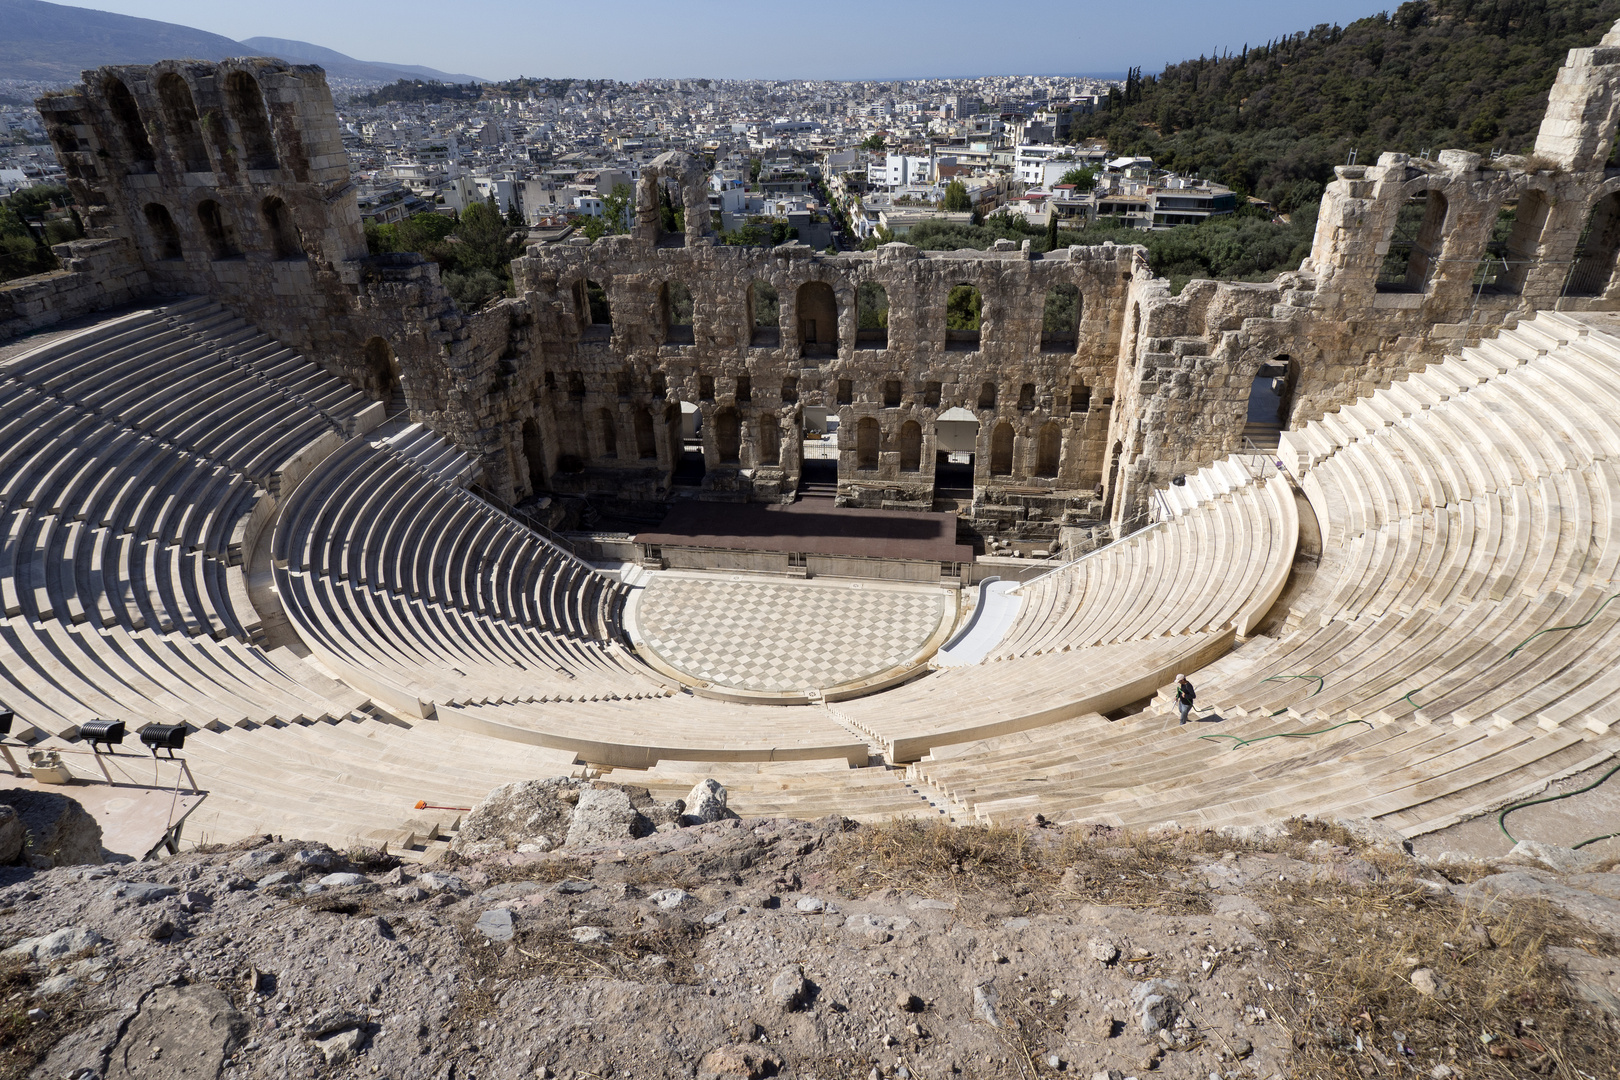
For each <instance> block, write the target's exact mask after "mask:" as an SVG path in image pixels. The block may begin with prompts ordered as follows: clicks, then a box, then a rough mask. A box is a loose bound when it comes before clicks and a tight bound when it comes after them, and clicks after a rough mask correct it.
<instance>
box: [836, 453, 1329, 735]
mask: <svg viewBox="0 0 1620 1080" xmlns="http://www.w3.org/2000/svg"><path fill="white" fill-rule="evenodd" d="M1178 491H1180V492H1181V494H1180V495H1178V498H1177V500H1176V501H1175V502H1174V503H1172V504H1171V516H1170V517H1169V518H1168V519H1166V520H1164V521H1162V522H1159V523H1158V524H1155V525H1153V526H1151V527H1149V528H1148V529H1145V530H1143V531H1142V532H1140V533H1137V534H1135V535H1133V536H1131V537H1128V538H1127V539H1125V540H1123V541H1121V542H1119V543H1115V544H1111V545H1109V546H1107V547H1104V548H1100V549H1098V550H1097V551H1094V552H1091V553H1089V554H1087V555H1085V556H1083V557H1081V558H1080V559H1077V560H1075V561H1074V562H1072V563H1070V564H1068V565H1066V566H1064V567H1061V568H1059V569H1058V570H1056V571H1054V572H1052V573H1049V574H1047V575H1045V576H1043V577H1042V578H1040V579H1037V580H1036V581H1033V582H1031V583H1029V584H1028V585H1026V586H1024V588H1023V590H1022V591H1023V592H1024V604H1023V607H1022V608H1021V609H1020V612H1019V616H1018V618H1017V620H1016V621H1015V622H1014V624H1013V626H1012V627H1011V628H1010V629H1009V631H1008V634H1007V636H1006V638H1005V639H1004V641H1003V644H1002V645H1000V646H998V647H997V648H996V649H994V650H993V651H992V652H991V655H990V658H989V659H988V660H986V662H985V663H984V664H979V665H965V666H961V667H952V668H946V669H943V670H939V671H936V672H933V673H932V674H930V675H928V676H926V677H925V678H922V679H920V680H918V681H916V682H913V683H911V684H909V685H907V686H904V687H900V688H898V689H896V690H892V691H889V692H887V693H885V694H882V695H880V696H877V697H873V698H867V699H862V700H857V701H849V702H841V703H839V704H838V705H837V706H836V709H837V711H838V713H839V715H840V716H841V717H842V718H843V719H845V720H846V721H847V722H848V723H850V724H853V725H854V726H856V727H857V728H859V729H860V730H862V731H864V732H866V733H868V734H869V735H870V736H871V737H872V738H874V739H876V740H878V741H880V742H882V743H883V744H884V746H885V748H886V749H887V751H888V752H889V753H890V755H891V756H892V759H893V760H895V761H914V760H916V759H917V758H919V757H922V756H924V755H926V754H927V753H928V752H929V751H930V750H932V749H934V748H937V747H941V746H946V745H949V744H952V743H960V742H968V741H972V740H975V739H981V738H986V737H990V736H993V735H997V734H1002V733H1006V732H1013V731H1020V730H1024V729H1028V728H1033V727H1038V726H1041V725H1044V724H1049V723H1053V722H1055V721H1058V720H1063V719H1067V718H1069V717H1073V716H1077V715H1080V714H1083V713H1090V712H1106V711H1109V710H1112V709H1117V708H1120V707H1121V706H1124V705H1127V704H1129V703H1131V702H1133V701H1136V700H1139V699H1141V698H1144V697H1148V696H1150V695H1151V694H1152V693H1153V692H1154V690H1156V689H1157V688H1158V687H1159V686H1160V685H1162V684H1163V682H1164V681H1165V680H1167V679H1170V678H1172V677H1174V676H1175V675H1176V674H1177V673H1178V672H1182V671H1192V670H1195V669H1197V668H1199V667H1202V666H1203V665H1205V664H1207V663H1209V662H1210V661H1212V660H1213V659H1215V658H1216V657H1217V656H1219V655H1220V654H1221V653H1223V652H1225V651H1226V650H1227V649H1228V648H1230V647H1231V645H1232V642H1233V640H1234V638H1235V636H1236V635H1237V634H1239V633H1243V634H1247V633H1249V632H1250V631H1251V630H1252V629H1253V627H1254V626H1255V625H1256V624H1257V623H1258V622H1259V621H1260V619H1262V618H1263V617H1264V616H1265V614H1266V613H1267V612H1268V611H1269V610H1270V609H1271V606H1272V604H1273V603H1274V602H1275V601H1276V598H1277V596H1278V595H1279V594H1280V593H1281V592H1282V589H1283V586H1284V585H1285V584H1286V582H1287V580H1288V573H1289V570H1290V569H1291V567H1292V565H1293V559H1294V549H1295V546H1296V544H1297V542H1298V538H1299V516H1298V510H1297V508H1296V505H1295V501H1294V494H1293V489H1292V488H1291V487H1290V485H1289V483H1288V480H1287V478H1286V477H1283V476H1279V475H1275V473H1274V474H1273V475H1272V476H1271V477H1270V478H1269V479H1267V480H1265V481H1264V482H1257V481H1256V480H1255V478H1254V477H1253V476H1252V475H1251V474H1250V472H1249V471H1248V470H1247V469H1246V468H1245V467H1244V466H1242V465H1239V464H1237V463H1235V462H1230V461H1223V462H1220V463H1218V464H1217V465H1216V466H1214V467H1212V468H1210V469H1207V470H1204V471H1202V472H1200V473H1198V474H1195V475H1194V476H1192V477H1189V478H1188V482H1187V485H1186V487H1185V489H1178ZM1060 657H1061V659H1060Z"/></svg>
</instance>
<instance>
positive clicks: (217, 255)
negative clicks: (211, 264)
mask: <svg viewBox="0 0 1620 1080" xmlns="http://www.w3.org/2000/svg"><path fill="white" fill-rule="evenodd" d="M197 222H198V224H200V225H201V226H202V231H203V236H204V238H206V239H207V241H208V253H209V256H210V257H212V258H214V259H233V258H235V257H236V256H238V255H240V254H241V253H242V252H241V250H240V249H239V248H238V247H237V246H236V236H235V230H233V229H232V228H231V227H230V226H229V225H227V224H226V222H225V211H224V210H223V209H222V208H221V207H220V205H219V203H217V202H215V201H214V200H213V199H204V200H203V201H202V202H200V203H198V204H197Z"/></svg>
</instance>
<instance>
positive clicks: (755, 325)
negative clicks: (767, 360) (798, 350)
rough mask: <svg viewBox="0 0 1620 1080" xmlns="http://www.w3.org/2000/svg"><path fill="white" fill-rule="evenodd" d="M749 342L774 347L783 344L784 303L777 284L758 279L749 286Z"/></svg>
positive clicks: (757, 347) (757, 345) (759, 346)
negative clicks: (778, 294)
mask: <svg viewBox="0 0 1620 1080" xmlns="http://www.w3.org/2000/svg"><path fill="white" fill-rule="evenodd" d="M748 324H749V330H748V344H750V345H752V346H753V347H754V348H756V349H774V348H776V347H777V346H779V345H781V344H782V303H781V300H780V299H779V298H778V297H777V295H776V286H774V285H772V284H771V283H770V282H768V281H756V282H754V283H753V284H752V285H750V286H748Z"/></svg>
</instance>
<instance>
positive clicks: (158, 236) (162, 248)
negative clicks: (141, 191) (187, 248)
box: [145, 203, 184, 259]
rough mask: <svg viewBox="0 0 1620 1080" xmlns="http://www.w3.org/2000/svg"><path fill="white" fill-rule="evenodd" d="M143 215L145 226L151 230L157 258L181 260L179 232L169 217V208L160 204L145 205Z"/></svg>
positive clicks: (172, 219)
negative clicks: (144, 215) (144, 214)
mask: <svg viewBox="0 0 1620 1080" xmlns="http://www.w3.org/2000/svg"><path fill="white" fill-rule="evenodd" d="M145 213H146V226H147V228H149V229H151V230H152V240H153V242H154V245H155V248H156V251H157V257H158V258H160V259H178V258H181V257H182V256H183V255H184V252H182V251H181V250H180V230H179V229H177V228H175V225H174V218H173V217H171V216H169V208H168V207H166V206H164V205H163V204H162V203H147V204H146V210H145Z"/></svg>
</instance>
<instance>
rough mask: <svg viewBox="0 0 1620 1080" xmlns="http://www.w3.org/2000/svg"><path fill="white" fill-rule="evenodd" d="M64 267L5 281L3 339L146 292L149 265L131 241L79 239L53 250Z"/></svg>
mask: <svg viewBox="0 0 1620 1080" xmlns="http://www.w3.org/2000/svg"><path fill="white" fill-rule="evenodd" d="M51 250H53V251H54V252H55V253H56V257H57V258H58V259H60V260H61V262H62V268H61V269H60V270H56V271H53V272H51V273H48V274H35V275H33V276H32V277H26V278H18V279H16V280H13V281H7V282H3V283H0V342H3V341H6V340H7V339H9V338H13V337H17V336H18V335H20V334H28V333H32V332H33V331H35V330H40V329H43V328H45V327H48V326H54V325H56V324H57V323H59V322H61V321H63V320H64V319H72V318H75V317H77V316H80V315H88V314H90V313H91V312H96V311H105V310H107V309H108V308H114V307H120V306H122V305H124V304H128V303H131V302H133V301H135V300H137V299H139V298H140V297H142V296H145V295H147V294H148V293H149V292H150V290H151V286H152V282H151V278H150V276H149V275H148V274H147V273H146V268H145V267H144V266H143V265H141V261H140V259H139V258H137V257H136V255H135V252H134V251H133V250H131V247H130V244H129V242H128V241H127V240H124V239H121V238H116V237H114V238H110V239H104V240H75V241H73V242H72V243H68V244H57V245H56V246H55V247H54V248H52V249H51Z"/></svg>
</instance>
